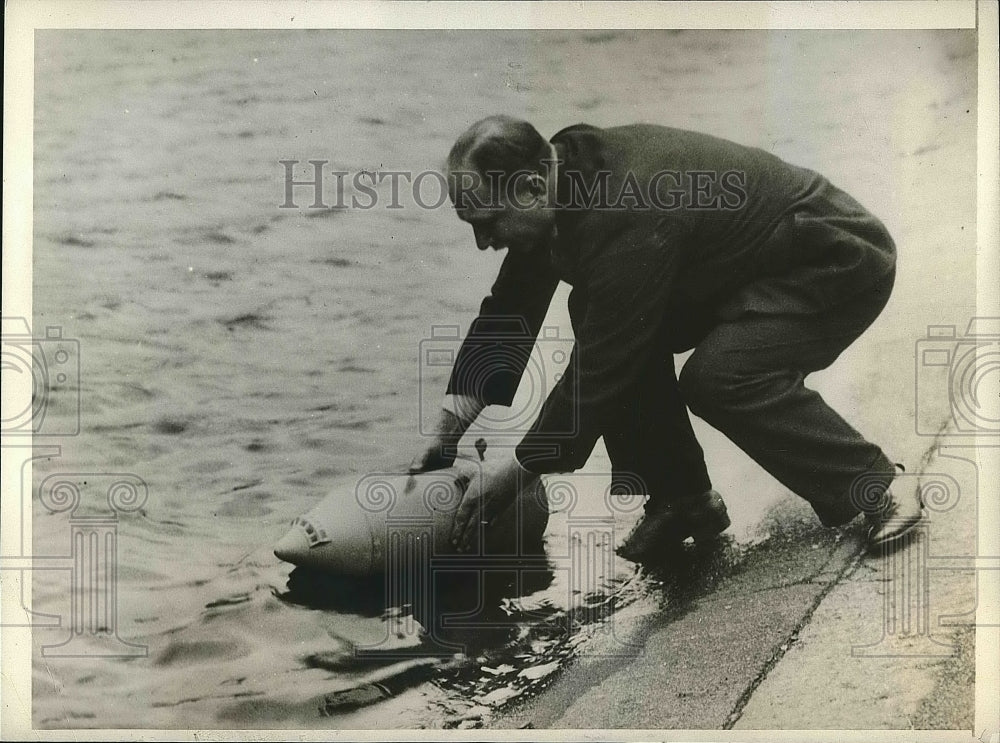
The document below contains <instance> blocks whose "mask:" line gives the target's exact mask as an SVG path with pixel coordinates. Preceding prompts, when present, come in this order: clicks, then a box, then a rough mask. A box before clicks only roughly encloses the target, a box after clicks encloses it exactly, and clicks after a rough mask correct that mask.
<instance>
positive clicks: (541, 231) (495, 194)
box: [455, 174, 555, 253]
mask: <svg viewBox="0 0 1000 743" xmlns="http://www.w3.org/2000/svg"><path fill="white" fill-rule="evenodd" d="M547 203H548V199H547V184H546V181H545V178H544V176H542V175H537V176H533V177H532V176H528V175H524V174H522V175H521V176H519V177H517V178H516V179H514V180H513V181H511V182H508V183H505V182H502V181H501V182H499V183H498V182H497V181H496V180H494V181H493V182H490V181H482V182H481V183H480V184H479V185H478V186H477V187H476V188H473V189H469V190H467V191H466V192H464V193H461V192H460V193H459V203H457V204H455V212H456V214H458V218H459V219H461V220H462V221H463V222H468V223H469V224H470V225H472V230H473V232H474V234H475V236H476V247H478V248H479V249H480V250H486V249H487V248H493V249H494V250H503V249H504V248H507V249H509V250H510V251H511V252H512V253H532V252H535V251H536V250H538V249H539V248H540V247H543V246H545V245H546V244H547V243H548V241H549V238H550V237H551V236H552V231H553V227H554V226H555V212H554V211H553V210H552V209H548V208H546V204H547Z"/></svg>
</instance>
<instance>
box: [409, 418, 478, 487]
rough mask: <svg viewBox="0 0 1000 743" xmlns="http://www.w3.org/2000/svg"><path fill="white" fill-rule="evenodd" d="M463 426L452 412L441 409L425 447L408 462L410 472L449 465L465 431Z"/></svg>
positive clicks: (452, 461) (438, 468)
mask: <svg viewBox="0 0 1000 743" xmlns="http://www.w3.org/2000/svg"><path fill="white" fill-rule="evenodd" d="M465 428H466V427H465V426H464V425H463V424H462V421H461V420H459V419H458V417H456V416H455V414H454V413H452V412H451V411H448V410H442V411H441V417H440V418H439V419H438V422H437V425H436V426H435V429H436V430H435V435H434V437H433V438H432V439H431V441H430V443H429V444H428V445H427V447H426V448H425V449H424V450H423V451H422V452H419V453H418V454H417V456H415V457H414V458H413V461H412V462H410V468H409V472H410V474H411V475H412V474H415V473H417V472H430V471H431V470H440V469H444V468H445V467H451V465H452V464H453V463H454V461H455V453H456V451H457V447H458V442H459V439H461V438H462V434H463V433H465Z"/></svg>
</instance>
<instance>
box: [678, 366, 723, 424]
mask: <svg viewBox="0 0 1000 743" xmlns="http://www.w3.org/2000/svg"><path fill="white" fill-rule="evenodd" d="M731 375H732V372H731V371H727V370H726V369H725V368H724V366H723V364H722V363H721V359H720V358H719V356H717V355H716V354H712V353H708V352H706V351H703V350H702V349H699V350H697V351H695V352H694V353H693V354H692V355H691V357H690V358H689V359H688V360H687V363H685V364H684V368H683V369H681V374H680V376H679V377H678V378H677V383H678V385H679V386H680V390H681V395H682V396H683V398H684V402H685V403H686V404H687V406H688V408H689V409H690V410H691V412H692V413H694V414H695V415H697V416H699V417H705V414H706V413H709V412H710V411H712V410H714V409H717V408H718V407H719V405H720V404H722V403H723V402H724V400H725V398H728V396H729V395H730V394H731V390H732V388H733V380H732V379H731Z"/></svg>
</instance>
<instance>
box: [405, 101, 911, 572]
mask: <svg viewBox="0 0 1000 743" xmlns="http://www.w3.org/2000/svg"><path fill="white" fill-rule="evenodd" d="M448 165H449V171H450V172H449V175H450V181H449V185H450V188H451V197H452V201H453V203H454V205H455V208H456V211H457V214H458V216H459V218H460V219H462V220H464V221H465V222H468V223H469V224H470V225H471V226H472V228H473V231H474V234H475V239H476V245H477V247H478V248H479V249H480V250H485V249H487V248H491V247H492V248H493V249H495V250H502V249H507V251H508V255H507V256H506V258H505V260H504V263H503V266H502V268H501V270H500V274H499V276H498V278H497V280H496V282H495V284H494V285H493V287H492V290H491V293H490V295H489V296H488V297H486V298H485V299H484V300H483V303H482V307H481V309H480V313H479V316H478V317H477V318H476V320H475V321H474V322H473V324H472V326H471V328H470V331H469V334H468V336H467V337H466V339H465V341H464V343H463V345H462V348H461V349H460V352H459V354H458V357H457V359H456V361H455V365H454V368H453V370H452V375H451V379H450V381H449V384H448V389H447V393H446V398H445V403H444V405H443V410H442V413H441V418H440V421H439V423H438V427H437V437H436V438H435V439H434V440H433V441H432V442H431V444H430V446H428V447H427V449H426V450H425V451H423V452H421V453H420V454H418V455H417V457H416V458H415V459H414V461H413V463H412V465H411V470H412V471H415V472H416V471H424V470H427V469H434V468H436V467H441V466H447V465H448V464H450V462H451V461H452V459H453V456H454V446H455V445H456V444H457V442H458V439H459V438H460V437H461V436H462V434H463V433H464V432H465V430H466V429H467V428H468V426H469V425H470V424H471V423H472V422H473V421H474V420H475V419H476V417H477V416H478V414H479V412H480V411H481V410H482V409H483V408H484V407H485V406H486V405H488V404H502V405H510V404H511V401H512V399H513V396H514V392H515V390H516V388H517V384H518V381H519V378H520V376H521V373H522V372H523V370H524V367H525V363H526V354H525V353H524V347H525V346H529V347H530V344H531V343H533V342H534V338H535V336H536V335H537V333H538V332H539V330H540V327H541V323H542V320H543V317H544V315H545V312H546V309H547V307H548V304H549V301H550V299H551V297H552V294H553V292H554V290H555V287H556V285H557V283H558V281H559V280H560V279H562V280H564V281H566V282H568V283H569V284H570V285H572V286H573V292H572V294H571V296H570V299H569V310H570V317H571V320H572V323H573V328H574V333H575V335H576V345H575V348H574V351H573V354H572V356H571V359H570V362H569V363H570V367H569V369H568V370H567V372H566V373H565V374H564V376H563V378H562V379H561V381H560V382H559V383H558V384H557V385H556V386H555V387H554V389H553V390H552V392H551V394H550V395H549V397H548V399H547V400H546V402H545V405H544V406H543V408H542V410H541V412H540V413H539V415H538V417H537V420H536V421H535V423H534V425H533V426H532V427H531V429H530V430H529V431H528V432H527V433H526V435H525V436H524V437H523V439H522V440H521V442H520V443H519V444H518V446H517V447H516V450H515V452H514V454H513V456H511V457H509V458H508V459H507V460H506V461H503V462H501V463H498V464H495V465H491V466H490V467H488V468H487V470H486V471H485V472H484V475H483V477H482V478H481V480H480V481H479V482H476V483H473V485H471V486H470V487H469V489H468V491H467V492H466V494H465V497H464V499H463V502H462V504H461V505H460V507H459V509H458V512H457V514H456V519H455V528H454V532H453V537H454V540H455V542H456V545H457V546H458V547H460V548H461V547H464V546H467V545H468V544H469V541H470V537H471V535H472V534H474V533H475V530H476V529H478V528H480V527H481V525H483V524H486V523H488V522H489V520H490V518H491V517H492V516H493V515H494V514H495V513H497V512H498V511H499V510H500V509H502V508H503V507H504V506H505V505H507V504H508V503H509V502H510V501H511V500H512V499H513V498H514V497H515V496H516V494H517V492H518V489H519V488H524V487H525V486H526V485H528V484H531V482H533V480H534V479H535V478H537V477H538V476H539V475H541V474H544V473H550V472H566V471H572V470H575V469H578V468H579V467H581V466H582V465H583V464H584V463H585V462H586V460H587V458H588V457H589V455H590V453H591V451H592V449H593V447H594V445H595V443H596V441H597V439H598V438H599V437H601V436H603V437H604V440H605V443H606V445H607V449H608V453H609V456H610V458H611V462H612V466H613V471H614V476H613V482H614V483H615V486H616V487H617V488H618V489H619V491H622V490H633V491H634V490H636V489H637V488H641V489H642V490H644V491H645V492H646V493H647V494H648V495H649V499H648V501H647V503H646V513H645V516H644V518H643V520H642V521H641V522H640V524H639V525H638V527H637V528H636V529H635V530H634V532H633V533H632V534H631V535H630V536H629V537H628V539H627V540H626V542H625V544H624V545H622V547H621V548H620V549H619V553H620V554H622V555H623V556H625V557H628V558H629V559H633V560H637V561H641V560H644V559H648V558H649V557H651V556H653V555H654V554H655V553H656V551H657V550H658V549H659V548H662V547H663V546H665V545H666V544H667V543H669V542H670V541H673V540H682V539H685V538H687V537H688V536H695V537H696V538H699V537H704V536H710V535H713V534H716V533H718V532H720V531H722V530H723V529H725V528H726V527H727V526H728V524H729V519H728V516H727V515H726V511H725V505H724V503H723V502H722V499H721V497H720V496H719V495H718V494H717V493H715V492H714V491H713V490H712V488H711V481H710V479H709V476H708V472H707V469H706V467H705V462H704V457H703V453H702V450H701V447H700V446H699V444H698V442H697V440H696V439H695V436H694V433H693V431H692V429H691V425H690V421H689V419H688V410H687V409H688V408H690V410H691V411H692V412H694V413H695V414H696V415H698V416H699V417H701V418H703V419H704V420H705V421H707V422H708V423H709V424H711V425H712V426H714V427H715V428H717V429H719V430H720V431H722V432H723V433H725V434H726V435H727V436H728V437H729V438H730V439H731V440H732V441H733V442H734V443H736V444H737V445H738V446H739V447H740V448H741V449H742V450H743V451H744V452H746V453H747V454H748V455H749V456H750V457H752V458H753V459H754V460H755V461H756V462H757V463H758V464H760V465H761V466H762V467H763V468H764V469H765V470H767V471H768V472H769V473H770V474H771V475H773V476H774V477H775V478H776V479H778V480H779V481H780V482H781V483H783V484H784V485H785V486H787V487H788V488H789V489H790V490H792V491H793V492H795V493H796V494H798V495H799V496H801V497H803V498H805V499H806V500H807V501H808V502H809V503H810V504H811V505H812V507H813V509H814V510H815V511H816V513H817V515H818V517H819V518H820V520H821V522H822V523H823V524H825V525H828V526H833V525H838V524H843V523H846V522H847V521H850V520H851V519H852V518H854V517H855V516H856V515H858V514H859V513H860V512H861V511H862V510H864V511H865V514H866V518H867V519H868V520H869V523H870V532H869V535H870V536H869V539H870V544H871V545H873V546H875V545H882V544H886V543H889V542H893V541H895V540H897V539H899V538H900V537H901V536H902V535H903V534H905V533H906V532H907V531H908V530H909V529H911V528H912V527H913V526H914V525H915V524H916V523H917V522H918V521H919V520H920V518H921V516H922V504H921V502H920V498H919V495H918V494H917V493H916V492H913V493H904V494H899V493H894V492H893V491H891V490H890V489H889V486H890V484H891V482H892V481H893V479H894V477H895V468H894V466H893V464H892V462H891V461H890V460H889V459H888V458H887V457H886V455H885V454H884V453H883V452H882V450H881V449H879V448H878V447H877V446H875V445H874V444H872V443H869V442H868V441H866V440H865V439H864V438H863V437H862V436H861V435H860V434H859V433H858V432H857V431H856V430H855V429H854V428H852V427H851V426H850V425H849V424H848V423H847V422H846V421H844V419H843V418H841V417H840V416H839V415H838V414H837V413H836V412H835V411H833V410H832V409H831V408H830V407H829V406H828V405H827V404H826V403H825V402H824V401H823V399H822V397H821V396H820V395H819V394H818V393H816V392H815V391H813V390H810V389H808V388H807V387H805V386H804V385H803V380H804V378H805V376H806V375H807V374H809V373H810V372H813V371H816V370H819V369H823V368H826V367H827V366H829V365H830V364H831V363H832V362H833V361H834V360H835V359H836V358H837V356H838V355H839V354H840V353H841V351H843V350H844V349H845V348H846V347H847V346H848V345H850V343H852V342H853V341H854V340H855V339H856V338H857V337H858V336H859V335H860V334H861V333H862V332H863V331H864V330H865V329H866V328H867V327H868V326H869V325H870V324H871V323H872V322H873V321H874V320H875V318H876V317H877V316H878V314H879V312H880V311H881V310H882V308H883V307H884V306H885V303H886V301H887V300H888V297H889V293H890V291H891V289H892V284H893V279H894V276H895V247H894V245H893V242H892V239H891V238H890V236H889V234H888V233H887V232H886V230H885V228H884V227H883V225H882V224H881V223H880V222H879V221H878V220H877V219H876V218H875V217H873V216H871V215H870V214H869V213H868V212H866V211H865V210H864V209H863V208H862V207H861V206H860V205H859V204H858V203H857V202H856V201H854V200H853V199H852V198H851V197H850V196H848V195H847V194H845V193H843V192H842V191H840V190H838V189H837V188H835V187H834V186H832V185H831V184H830V182H829V181H827V180H826V179H825V178H823V177H822V176H821V175H819V174H817V173H815V172H813V171H810V170H807V169H804V168H799V167H796V166H793V165H790V164H788V163H785V162H783V161H781V160H779V159H778V158H777V157H774V156H773V155H770V154H768V153H766V152H764V151H762V150H759V149H755V148H750V147H743V146H741V145H738V144H735V143H732V142H728V141H725V140H721V139H718V138H715V137H710V136H708V135H704V134H698V133H695V132H688V131H682V130H676V129H669V128H665V127H658V126H649V125H634V126H621V127H615V128H609V129H598V128H595V127H592V126H587V125H577V126H572V127H569V128H567V129H564V130H562V131H561V132H559V133H558V134H556V135H555V137H553V138H552V140H551V142H548V141H546V140H545V139H544V138H543V137H542V136H541V135H540V134H539V133H538V132H537V131H536V130H535V128H534V127H532V126H531V124H529V123H528V122H525V121H520V120H516V119H512V118H509V117H504V116H493V117H490V118H487V119H484V120H482V121H480V122H478V123H476V124H474V125H473V126H472V127H471V128H470V129H469V130H468V131H467V132H465V133H464V134H463V135H462V136H461V137H460V138H459V139H458V140H457V141H456V143H455V145H454V147H453V148H452V150H451V153H450V155H449V161H448ZM512 319H513V320H514V321H515V324H514V325H513V326H512V325H511V324H510V323H511V321H512ZM511 327H520V328H523V330H522V331H521V332H522V337H521V338H520V339H518V338H514V339H512V338H511V335H510V329H511ZM501 339H502V340H501ZM487 348H490V349H493V351H492V352H491V353H483V350H484V349H487ZM692 348H693V349H694V353H693V354H692V356H691V357H690V358H689V359H688V361H687V363H686V364H685V366H684V368H683V371H682V374H681V375H680V378H679V379H678V378H677V376H676V374H675V371H674V362H673V354H674V353H677V352H682V351H685V350H689V349H692ZM497 349H503V350H502V351H497ZM487 359H488V361H484V360H487ZM484 364H485V368H484Z"/></svg>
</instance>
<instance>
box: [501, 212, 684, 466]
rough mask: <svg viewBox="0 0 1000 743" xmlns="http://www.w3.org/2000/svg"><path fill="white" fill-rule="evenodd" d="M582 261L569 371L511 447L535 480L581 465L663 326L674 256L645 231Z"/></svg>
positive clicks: (659, 239)
mask: <svg viewBox="0 0 1000 743" xmlns="http://www.w3.org/2000/svg"><path fill="white" fill-rule="evenodd" d="M589 263H590V265H589V266H587V268H586V272H585V273H586V277H587V279H586V287H587V288H586V297H587V304H586V309H585V314H584V317H583V320H582V322H581V323H580V325H579V328H578V330H577V337H576V347H575V349H574V351H573V355H572V357H571V360H570V365H569V368H568V369H567V371H566V373H565V374H564V375H563V378H562V379H561V380H560V381H559V383H558V384H557V385H556V386H555V387H554V388H553V390H552V392H551V394H550V395H549V397H548V399H547V400H546V402H545V405H544V406H543V408H542V410H541V412H540V414H539V416H538V418H537V419H536V421H535V423H534V425H533V426H532V428H531V430H530V431H529V432H528V433H527V434H526V435H525V436H524V438H523V439H522V440H521V443H520V444H519V445H518V447H517V452H516V454H517V459H518V461H519V462H520V463H521V465H522V466H524V467H525V468H526V469H528V470H530V471H532V472H535V473H539V474H544V473H547V472H568V471H572V470H576V469H579V468H580V467H582V466H583V465H584V464H585V463H586V461H587V458H588V457H589V456H590V453H591V451H592V450H593V448H594V445H595V444H596V443H597V439H598V438H599V437H600V436H601V434H602V433H603V431H604V430H605V428H606V426H607V423H608V421H609V420H612V419H613V417H614V416H615V415H616V414H617V412H618V410H619V409H620V402H621V401H622V399H623V398H624V397H625V396H626V395H628V394H633V390H634V387H635V383H636V381H637V379H638V377H639V375H640V373H641V370H642V367H643V365H644V364H645V362H646V360H647V358H648V357H649V355H650V352H651V349H652V344H653V343H654V342H656V336H657V331H658V330H659V329H660V327H661V325H662V323H663V322H664V320H665V313H666V308H667V303H668V299H669V297H670V293H671V289H672V287H673V283H674V279H675V276H676V273H677V269H678V255H677V252H676V250H675V249H673V248H672V247H671V246H670V245H669V244H668V240H667V238H665V237H664V235H663V234H661V233H660V232H659V231H658V230H656V229H651V228H649V227H646V228H645V229H643V228H635V229H632V230H630V231H628V232H626V233H624V234H622V235H620V236H619V237H618V238H617V239H615V240H614V241H613V242H612V243H611V244H609V245H606V246H605V247H603V248H602V249H600V254H599V255H598V256H597V257H596V258H595V259H594V260H592V261H589Z"/></svg>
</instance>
